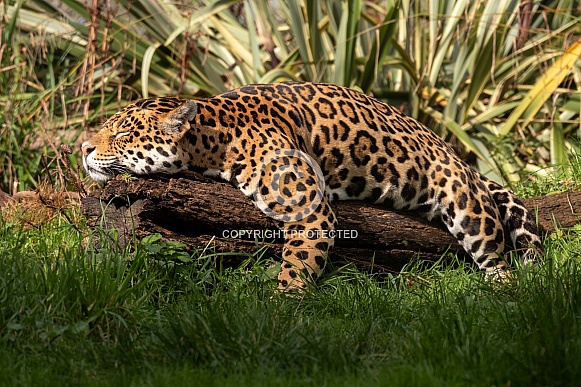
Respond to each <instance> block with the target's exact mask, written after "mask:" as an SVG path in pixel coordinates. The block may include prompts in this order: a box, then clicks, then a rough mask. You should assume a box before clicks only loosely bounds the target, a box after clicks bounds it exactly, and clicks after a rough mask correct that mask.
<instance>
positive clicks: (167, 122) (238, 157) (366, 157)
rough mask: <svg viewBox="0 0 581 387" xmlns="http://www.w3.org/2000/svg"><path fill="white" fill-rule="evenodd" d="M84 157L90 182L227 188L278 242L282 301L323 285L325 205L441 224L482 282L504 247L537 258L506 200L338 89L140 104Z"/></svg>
mask: <svg viewBox="0 0 581 387" xmlns="http://www.w3.org/2000/svg"><path fill="white" fill-rule="evenodd" d="M82 152H83V163H84V165H85V168H86V170H87V171H88V173H89V175H90V176H91V177H92V178H93V179H94V180H96V181H98V182H105V181H107V180H109V179H111V178H113V177H114V176H115V175H117V174H119V173H124V172H130V173H134V174H137V175H147V174H152V173H157V172H164V173H175V172H178V171H181V170H184V169H195V170H198V171H201V172H203V173H204V174H205V175H208V176H214V177H218V178H221V179H224V180H227V181H229V182H230V183H231V184H233V185H234V186H235V187H237V188H239V189H240V190H241V191H242V192H243V193H244V194H245V195H247V196H248V197H249V198H250V199H251V200H253V201H254V203H255V204H256V205H257V206H258V207H259V208H260V209H261V210H263V211H264V212H265V213H266V214H267V215H270V216H273V217H275V218H276V219H277V220H279V221H281V223H282V228H283V229H284V230H285V231H287V234H286V235H287V237H286V240H285V246H284V250H283V259H284V262H283V265H282V271H281V273H280V275H279V283H280V287H281V288H284V289H289V288H296V287H304V286H306V283H305V279H307V278H310V277H311V276H315V277H316V276H319V275H320V274H321V273H322V271H323V268H324V266H325V261H326V257H327V253H328V249H329V248H331V247H332V246H333V242H334V240H333V237H332V235H330V234H329V233H328V232H329V231H332V230H334V229H335V226H336V217H335V214H334V212H333V209H332V208H331V206H330V203H331V202H332V201H334V200H355V199H357V200H365V201H368V202H372V203H381V204H384V205H385V206H387V207H389V208H394V209H399V210H415V211H418V212H420V213H422V214H423V215H424V216H425V217H426V218H427V219H429V220H432V219H440V220H441V221H442V222H443V223H444V224H445V225H446V227H447V228H448V230H449V231H450V233H451V234H452V235H454V236H455V237H456V238H457V239H458V241H459V242H460V244H461V245H462V246H463V248H464V249H465V250H466V251H467V252H468V253H469V254H470V255H471V256H472V257H473V259H474V261H475V262H476V263H477V265H478V266H479V267H480V268H481V269H486V270H487V271H489V272H495V273H498V272H501V273H502V272H503V270H504V269H505V268H506V263H505V262H504V260H503V258H502V257H503V252H504V250H505V235H507V236H508V237H509V238H510V239H511V240H512V243H513V244H514V247H515V248H517V249H521V250H523V251H524V254H523V256H524V257H525V259H526V260H529V261H530V260H534V257H535V256H536V254H535V252H536V251H540V248H541V244H540V239H539V232H538V230H537V227H536V225H535V222H534V219H533V217H532V216H531V214H530V213H529V212H528V211H527V210H526V208H525V207H524V205H523V203H522V202H521V201H520V200H519V199H518V198H517V197H515V196H514V194H512V193H511V192H510V191H509V190H507V189H505V188H503V187H501V186H500V185H498V184H496V183H494V182H492V181H490V180H488V179H486V178H485V177H484V176H482V175H481V174H480V173H478V172H477V171H475V170H474V169H472V168H470V167H469V166H468V165H467V164H466V163H465V162H464V161H462V160H461V159H460V158H459V157H458V156H457V155H456V154H455V153H454V152H453V150H452V149H451V148H450V147H449V146H448V145H447V144H446V143H445V142H444V141H443V140H442V139H440V138H439V137H438V136H437V135H435V134H434V133H433V132H432V131H431V130H429V129H428V128H427V127H425V126H424V125H422V124H421V123H419V122H418V121H416V120H414V119H413V118H410V117H408V116H406V115H404V114H402V113H400V112H399V111H397V110H396V109H395V108H393V107H391V106H389V105H387V104H385V103H383V102H380V101H378V100H376V99H374V98H372V97H369V96H367V95H364V94H361V93H359V92H356V91H353V90H350V89H348V88H345V87H340V86H334V85H329V84H314V83H301V82H289V83H278V84H271V85H250V86H244V87H241V88H239V89H236V90H233V91H230V92H227V93H225V94H222V95H219V96H216V97H212V98H208V99H200V100H195V101H193V100H182V99H176V98H151V99H144V100H140V101H137V102H136V103H134V104H132V105H129V106H127V107H126V108H125V109H123V110H122V111H120V112H119V113H117V114H115V115H114V116H113V117H111V118H110V119H109V120H108V121H107V122H106V123H105V124H104V125H103V129H102V130H101V131H100V132H98V133H97V134H96V135H95V136H94V137H92V138H91V139H90V140H89V141H87V142H85V143H84V144H83V145H82Z"/></svg>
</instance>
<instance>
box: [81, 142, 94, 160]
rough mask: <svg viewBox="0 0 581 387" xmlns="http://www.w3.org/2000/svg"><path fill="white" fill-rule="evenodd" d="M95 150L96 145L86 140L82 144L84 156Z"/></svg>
mask: <svg viewBox="0 0 581 387" xmlns="http://www.w3.org/2000/svg"><path fill="white" fill-rule="evenodd" d="M94 150H95V146H94V145H91V144H89V143H86V142H84V143H83V145H81V152H83V157H87V156H88V155H89V154H90V153H91V152H93V151H94Z"/></svg>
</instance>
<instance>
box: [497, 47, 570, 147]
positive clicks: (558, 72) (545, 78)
mask: <svg viewBox="0 0 581 387" xmlns="http://www.w3.org/2000/svg"><path fill="white" fill-rule="evenodd" d="M580 56H581V39H579V40H577V42H575V43H574V44H572V45H571V46H570V47H569V49H567V51H565V52H564V53H563V55H562V56H561V57H559V58H558V59H557V60H555V63H553V65H552V66H551V67H550V68H549V69H548V70H547V71H546V72H545V73H544V74H543V75H542V76H541V77H540V79H539V80H538V81H537V83H536V84H535V85H534V86H533V88H532V89H531V90H530V91H529V92H528V93H527V95H525V97H524V98H523V100H522V102H521V104H520V105H519V106H518V107H517V108H516V109H515V110H514V112H513V113H512V114H511V115H510V116H509V117H508V119H507V120H506V123H505V124H504V125H503V126H502V128H501V131H500V133H499V134H500V136H506V135H507V134H508V133H510V132H511V131H512V130H513V128H514V127H515V125H516V123H517V122H518V120H522V121H523V122H522V126H526V125H528V124H529V122H531V120H532V119H533V118H534V116H535V114H537V112H538V111H539V110H540V109H541V107H542V106H543V104H544V103H545V101H546V100H547V98H549V96H551V95H552V94H553V92H554V91H555V89H556V88H557V87H558V86H559V84H560V83H561V82H562V81H563V79H565V77H566V76H567V75H568V74H569V73H570V72H571V69H572V68H573V66H574V65H575V62H576V61H577V60H578V59H579V57H580Z"/></svg>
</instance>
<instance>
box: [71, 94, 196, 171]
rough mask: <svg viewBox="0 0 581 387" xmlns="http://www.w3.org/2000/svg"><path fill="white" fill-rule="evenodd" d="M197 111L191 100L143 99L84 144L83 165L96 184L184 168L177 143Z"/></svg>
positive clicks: (125, 110) (113, 118)
mask: <svg viewBox="0 0 581 387" xmlns="http://www.w3.org/2000/svg"><path fill="white" fill-rule="evenodd" d="M196 112H197V105H196V103H195V102H194V101H192V100H182V99H177V98H150V99H142V100H139V101H137V102H135V103H134V104H131V105H129V106H127V107H126V108H124V109H123V110H121V111H120V112H118V113H116V114H115V115H114V116H112V117H111V118H109V119H108V120H107V121H106V122H105V123H104V124H103V128H102V129H101V130H100V131H99V132H98V133H97V134H95V135H94V136H93V137H91V138H90V139H89V140H88V141H85V142H84V143H83V144H82V146H81V150H82V153H83V165H84V166H85V169H86V170H87V172H88V173H89V176H91V178H92V179H93V180H95V181H97V182H106V181H107V180H110V179H112V178H114V177H115V176H116V175H118V174H120V173H134V174H137V175H144V174H150V173H158V172H167V173H175V172H177V171H179V170H182V169H184V167H185V166H184V165H183V163H182V160H181V159H180V150H179V141H180V140H181V138H182V137H183V136H184V134H185V133H186V132H187V131H188V130H189V129H190V122H191V121H192V120H193V119H194V117H195V115H196Z"/></svg>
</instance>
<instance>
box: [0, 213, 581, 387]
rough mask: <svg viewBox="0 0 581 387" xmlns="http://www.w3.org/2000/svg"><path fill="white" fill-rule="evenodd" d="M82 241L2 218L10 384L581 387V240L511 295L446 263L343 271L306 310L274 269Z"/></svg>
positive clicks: (0, 256)
mask: <svg viewBox="0 0 581 387" xmlns="http://www.w3.org/2000/svg"><path fill="white" fill-rule="evenodd" d="M81 231H82V230H81ZM83 234H84V232H79V231H77V230H76V229H75V228H74V227H73V226H71V225H70V224H68V222H65V221H64V219H60V218H56V219H55V220H53V221H52V222H50V223H47V224H44V225H41V226H37V227H36V228H32V229H25V228H24V227H23V226H22V225H20V224H19V223H18V222H17V221H15V220H14V218H13V217H11V216H4V217H3V218H2V221H1V224H0V337H1V341H0V385H30V384H35V385H57V384H58V385H70V384H73V385H140V386H141V385H151V386H157V385H197V384H199V385H285V386H286V385H323V384H325V385H390V386H393V385H402V386H409V385H446V386H450V385H482V386H487V385H508V384H510V385H514V386H520V385H572V384H575V383H576V382H578V380H581V335H579V332H581V260H580V255H581V238H579V236H578V235H577V234H576V233H574V232H573V231H570V232H563V233H560V234H558V235H554V236H552V237H550V238H547V239H546V242H545V248H546V250H547V259H546V260H545V261H544V262H542V263H541V264H539V265H538V266H537V267H536V268H535V269H534V270H529V271H524V270H516V271H515V273H514V274H515V279H514V280H513V281H511V282H510V283H507V284H503V285H500V284H491V283H489V282H487V281H486V280H485V278H484V277H483V275H482V273H479V272H476V271H475V270H474V267H473V266H471V265H469V264H462V263H460V264H458V263H455V264H454V265H451V264H450V263H446V262H445V261H442V262H440V263H438V264H436V265H435V266H432V267H429V268H425V267H423V266H422V265H420V264H415V265H410V266H409V268H408V269H407V270H406V271H404V272H403V273H402V274H400V275H394V276H389V277H384V278H379V277H377V276H375V275H373V274H370V273H361V272H358V271H356V270H354V269H343V270H339V271H338V272H339V273H338V274H336V275H333V276H330V275H327V276H326V277H325V279H324V280H323V281H320V282H319V283H318V284H317V286H314V287H313V288H311V289H310V290H309V291H308V292H307V293H306V294H304V295H295V296H292V297H289V296H284V295H281V294H278V293H276V292H275V289H276V283H275V273H274V270H273V269H272V268H271V266H270V264H271V262H270V261H269V260H266V259H259V260H258V262H256V263H254V264H253V265H251V266H248V265H246V264H245V265H242V266H241V267H240V268H227V269H226V268H220V266H219V265H217V264H216V261H215V256H213V255H211V254H210V255H205V256H199V255H197V254H194V255H193V256H192V257H186V256H184V254H183V251H182V250H181V246H180V245H176V244H171V243H170V244H167V243H163V242H161V241H159V240H156V239H155V238H153V239H149V240H147V241H146V242H147V243H142V244H138V245H137V246H136V248H135V250H134V252H132V253H129V252H127V251H123V250H120V249H108V250H101V251H99V250H92V249H90V248H87V247H86V246H90V241H89V244H88V245H84V244H83V237H84V235H83ZM190 258H191V259H190ZM188 260H189V262H187V263H182V262H183V261H188ZM330 271H331V270H328V272H330Z"/></svg>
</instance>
